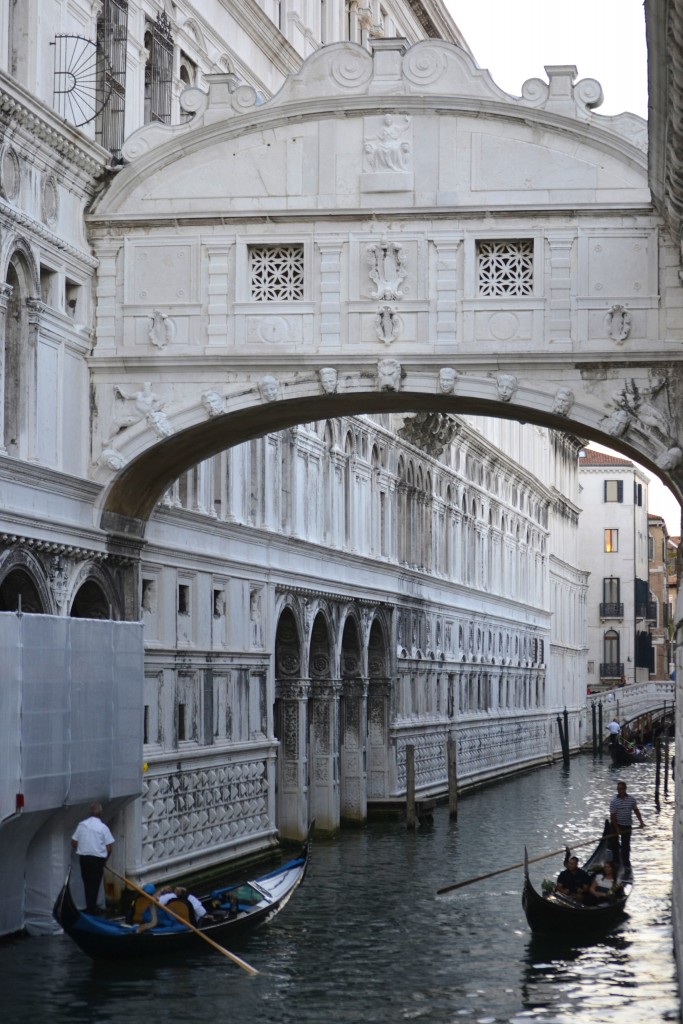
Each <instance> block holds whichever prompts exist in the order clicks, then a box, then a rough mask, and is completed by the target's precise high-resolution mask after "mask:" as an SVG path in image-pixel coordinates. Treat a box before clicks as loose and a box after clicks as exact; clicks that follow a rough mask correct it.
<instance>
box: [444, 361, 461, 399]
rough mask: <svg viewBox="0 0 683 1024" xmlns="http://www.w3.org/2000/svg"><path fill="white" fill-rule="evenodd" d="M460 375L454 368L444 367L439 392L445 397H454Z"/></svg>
mask: <svg viewBox="0 0 683 1024" xmlns="http://www.w3.org/2000/svg"><path fill="white" fill-rule="evenodd" d="M457 376H458V374H457V373H456V371H455V370H454V369H453V367H452V366H442V367H441V369H440V370H439V391H442V392H443V394H444V395H452V394H453V392H454V391H455V381H456V378H457Z"/></svg>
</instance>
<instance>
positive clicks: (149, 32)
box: [145, 11, 173, 124]
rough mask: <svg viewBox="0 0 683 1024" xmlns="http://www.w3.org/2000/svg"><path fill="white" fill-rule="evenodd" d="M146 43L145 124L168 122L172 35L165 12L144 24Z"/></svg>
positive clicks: (169, 113)
mask: <svg viewBox="0 0 683 1024" xmlns="http://www.w3.org/2000/svg"><path fill="white" fill-rule="evenodd" d="M145 46H146V47H147V50H148V51H149V57H148V58H147V63H146V65H145V123H146V124H149V123H150V122H152V121H161V122H162V124H170V123H171V84H172V80H173V36H172V34H171V23H170V21H169V20H168V17H167V16H166V13H165V12H164V11H162V12H161V14H160V15H159V17H158V18H157V20H156V21H155V22H148V23H147V25H146V27H145Z"/></svg>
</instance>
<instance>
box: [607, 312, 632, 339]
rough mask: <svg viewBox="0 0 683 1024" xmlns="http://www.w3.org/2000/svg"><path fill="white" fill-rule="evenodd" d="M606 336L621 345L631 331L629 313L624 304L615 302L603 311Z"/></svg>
mask: <svg viewBox="0 0 683 1024" xmlns="http://www.w3.org/2000/svg"><path fill="white" fill-rule="evenodd" d="M604 324H605V331H606V332H607V337H608V338H611V339H612V341H615V342H616V343H617V345H622V344H623V343H624V342H625V341H626V339H627V338H628V336H629V334H630V333H631V314H630V313H629V311H628V310H627V309H626V307H625V306H622V305H620V304H619V303H616V304H615V305H614V306H612V307H611V308H610V309H609V310H608V311H607V313H605V320H604Z"/></svg>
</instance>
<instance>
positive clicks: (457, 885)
mask: <svg viewBox="0 0 683 1024" xmlns="http://www.w3.org/2000/svg"><path fill="white" fill-rule="evenodd" d="M615 835H616V833H615ZM613 838H614V836H611V835H610V836H604V835H603V836H598V837H597V839H584V841H583V842H581V843H574V845H573V846H572V847H570V849H572V850H574V849H577V848H578V847H579V846H588V845H589V843H599V842H600V840H601V839H613ZM567 849H568V847H567V846H566V845H565V846H563V847H562V849H561V850H552V852H551V853H542V854H541V855H540V856H539V857H529V859H528V861H527V863H528V864H535V863H536V861H537V860H546V859H547V858H548V857H559V855H560V854H561V853H564V852H565V851H566V850H567ZM523 867H524V861H523V860H520V861H518V862H517V863H516V864H510V866H509V867H507V868H498V870H497V871H488V872H487V873H486V874H485V875H475V877H474V878H468V879H466V880H465V881H464V882H456V883H455V884H454V885H445V886H444V887H443V888H442V889H437V890H436V894H437V896H442V895H443V894H444V893H445V892H453V890H454V889H463V888H464V887H465V886H466V885H472V884H473V883H474V882H483V880H484V879H485V878H493V877H494V875H504V874H505V872H506V871H514V870H515V868H523Z"/></svg>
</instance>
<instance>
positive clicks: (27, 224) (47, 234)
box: [0, 196, 99, 270]
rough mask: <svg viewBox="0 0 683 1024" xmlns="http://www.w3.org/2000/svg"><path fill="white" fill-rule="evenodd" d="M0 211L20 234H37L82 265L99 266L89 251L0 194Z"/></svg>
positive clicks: (91, 267)
mask: <svg viewBox="0 0 683 1024" xmlns="http://www.w3.org/2000/svg"><path fill="white" fill-rule="evenodd" d="M0 213H1V214H2V216H3V218H5V220H7V221H9V222H11V223H13V224H14V226H15V229H16V230H17V231H18V232H20V233H21V234H29V235H33V236H34V237H35V236H38V237H39V238H41V239H42V240H43V241H44V242H47V244H48V245H49V246H51V247H52V248H53V249H56V250H58V251H59V252H63V253H67V254H68V255H69V256H70V257H71V258H72V259H73V260H74V261H75V262H77V263H80V264H81V265H82V266H83V265H84V266H86V267H89V268H90V269H91V270H95V269H96V268H97V267H98V266H99V260H97V259H96V258H95V257H94V256H91V255H90V253H88V252H85V251H84V250H83V249H77V248H76V246H75V245H70V244H69V243H68V242H65V241H64V239H63V238H62V237H61V236H60V235H58V234H56V233H55V232H54V231H50V229H49V228H46V227H45V225H44V224H41V223H40V221H37V220H36V219H35V218H34V217H29V215H28V214H27V213H23V212H22V211H21V210H18V209H17V208H16V207H15V206H12V204H11V203H9V202H7V200H6V199H3V198H2V197H1V196H0Z"/></svg>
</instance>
